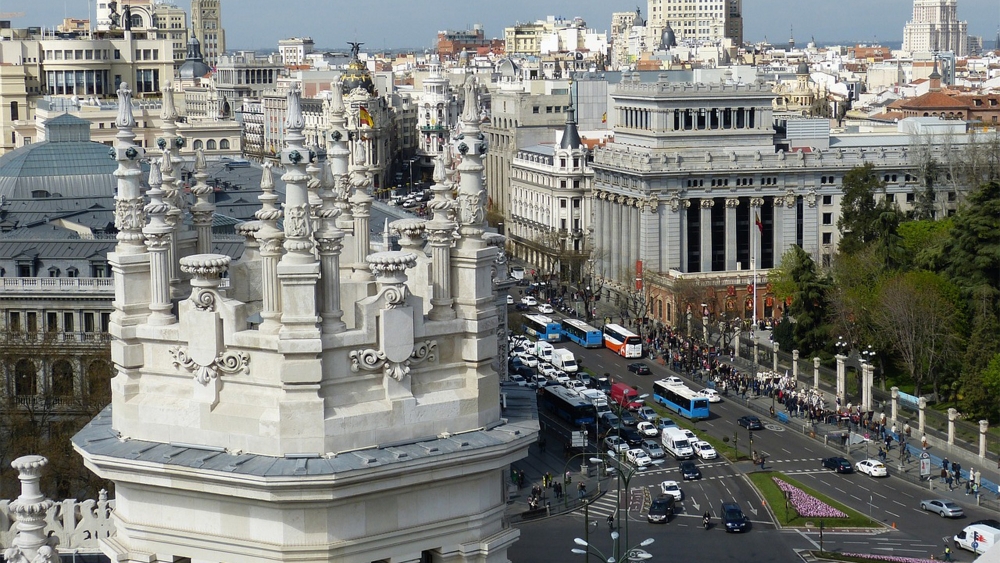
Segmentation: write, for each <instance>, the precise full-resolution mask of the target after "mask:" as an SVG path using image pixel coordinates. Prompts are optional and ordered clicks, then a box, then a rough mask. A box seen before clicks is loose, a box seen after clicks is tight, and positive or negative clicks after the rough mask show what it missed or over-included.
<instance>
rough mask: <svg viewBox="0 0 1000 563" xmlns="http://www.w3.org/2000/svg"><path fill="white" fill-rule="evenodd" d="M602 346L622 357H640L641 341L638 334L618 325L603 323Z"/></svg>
mask: <svg viewBox="0 0 1000 563" xmlns="http://www.w3.org/2000/svg"><path fill="white" fill-rule="evenodd" d="M604 347H605V348H608V349H609V350H613V351H614V352H615V353H616V354H618V355H619V356H621V357H623V358H641V357H642V341H641V340H639V336H638V335H636V334H635V333H633V332H629V331H628V330H626V329H625V327H623V326H620V325H615V324H607V325H604Z"/></svg>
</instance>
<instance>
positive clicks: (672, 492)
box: [660, 481, 684, 500]
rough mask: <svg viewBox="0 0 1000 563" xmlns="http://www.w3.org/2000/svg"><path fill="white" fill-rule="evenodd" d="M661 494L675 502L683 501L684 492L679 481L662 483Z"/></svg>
mask: <svg viewBox="0 0 1000 563" xmlns="http://www.w3.org/2000/svg"><path fill="white" fill-rule="evenodd" d="M660 494H661V495H665V496H670V497H673V498H674V500H683V499H684V492H683V491H681V486H680V485H679V484H678V483H677V481H664V482H662V483H660Z"/></svg>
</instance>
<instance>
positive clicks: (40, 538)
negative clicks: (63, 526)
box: [3, 455, 59, 563]
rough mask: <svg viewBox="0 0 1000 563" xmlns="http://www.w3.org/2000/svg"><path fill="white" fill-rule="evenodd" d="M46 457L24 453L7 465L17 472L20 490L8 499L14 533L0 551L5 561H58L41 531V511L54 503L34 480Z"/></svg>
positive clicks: (43, 562)
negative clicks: (15, 531)
mask: <svg viewBox="0 0 1000 563" xmlns="http://www.w3.org/2000/svg"><path fill="white" fill-rule="evenodd" d="M48 463H49V460H48V459H46V458H44V457H42V456H40V455H27V456H23V457H19V458H17V459H15V460H14V461H13V462H12V463H11V464H10V465H11V467H13V468H14V469H15V470H17V472H18V476H17V478H18V479H20V480H21V494H20V496H18V497H17V499H15V500H14V502H12V503H10V511H11V512H12V513H13V514H14V516H15V519H16V520H17V523H16V525H15V526H16V528H17V535H15V536H14V540H13V541H12V542H11V546H10V547H8V548H7V549H6V550H4V552H3V556H4V558H5V559H6V560H7V562H8V563H58V561H59V554H58V553H56V551H55V549H54V546H53V545H51V540H50V539H49V537H48V536H47V535H46V533H45V515H46V513H47V512H48V510H49V508H51V507H52V505H53V504H54V503H53V502H52V501H51V500H49V499H47V498H45V495H43V494H42V490H41V488H40V487H39V485H38V481H39V479H40V478H41V475H42V469H43V468H45V466H46V465H48Z"/></svg>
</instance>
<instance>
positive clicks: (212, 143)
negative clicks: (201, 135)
mask: <svg viewBox="0 0 1000 563" xmlns="http://www.w3.org/2000/svg"><path fill="white" fill-rule="evenodd" d="M205 148H206V149H207V150H210V151H214V150H215V139H209V140H208V142H207V143H205Z"/></svg>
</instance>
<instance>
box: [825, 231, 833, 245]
mask: <svg viewBox="0 0 1000 563" xmlns="http://www.w3.org/2000/svg"><path fill="white" fill-rule="evenodd" d="M831 242H833V233H823V244H830V243H831Z"/></svg>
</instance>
